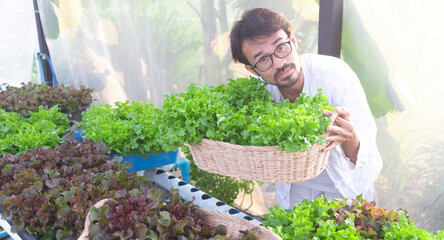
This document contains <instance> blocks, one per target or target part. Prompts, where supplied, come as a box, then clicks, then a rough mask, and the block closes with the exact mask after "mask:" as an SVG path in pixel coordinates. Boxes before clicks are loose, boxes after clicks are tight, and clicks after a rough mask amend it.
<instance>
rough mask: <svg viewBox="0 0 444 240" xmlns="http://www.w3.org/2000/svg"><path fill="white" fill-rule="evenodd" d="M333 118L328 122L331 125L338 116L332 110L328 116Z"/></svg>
mask: <svg viewBox="0 0 444 240" xmlns="http://www.w3.org/2000/svg"><path fill="white" fill-rule="evenodd" d="M330 117H331V118H332V119H333V120H332V121H331V122H330V125H333V123H334V122H335V121H336V118H337V117H338V113H337V112H332V113H331V116H330Z"/></svg>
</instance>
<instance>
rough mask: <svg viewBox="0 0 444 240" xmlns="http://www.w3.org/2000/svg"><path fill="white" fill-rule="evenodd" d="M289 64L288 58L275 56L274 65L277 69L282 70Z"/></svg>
mask: <svg viewBox="0 0 444 240" xmlns="http://www.w3.org/2000/svg"><path fill="white" fill-rule="evenodd" d="M286 63H287V60H286V58H278V57H277V56H276V55H273V65H274V66H275V67H276V68H282V67H283V66H285V64H286Z"/></svg>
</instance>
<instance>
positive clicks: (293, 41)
mask: <svg viewBox="0 0 444 240" xmlns="http://www.w3.org/2000/svg"><path fill="white" fill-rule="evenodd" d="M290 40H291V42H292V43H293V44H294V46H295V47H296V50H297V49H298V42H297V41H296V38H295V37H294V35H293V33H290Z"/></svg>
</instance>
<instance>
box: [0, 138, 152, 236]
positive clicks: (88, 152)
mask: <svg viewBox="0 0 444 240" xmlns="http://www.w3.org/2000/svg"><path fill="white" fill-rule="evenodd" d="M120 161H121V159H120V158H114V159H112V160H110V159H109V157H108V156H106V155H103V154H102V150H100V148H99V146H97V145H94V144H93V142H92V141H91V140H86V141H84V142H82V143H81V142H77V141H75V142H69V143H64V144H61V145H59V146H57V147H56V148H54V149H43V148H41V147H38V148H36V149H31V150H29V151H27V152H26V153H24V154H20V155H18V156H14V155H11V154H5V155H4V156H3V157H2V158H1V159H0V171H1V176H0V208H1V209H2V210H3V213H2V217H4V218H9V219H11V220H12V222H13V227H12V231H13V232H19V231H22V230H27V231H28V232H30V233H31V234H33V235H35V236H36V237H37V238H38V239H40V238H44V239H63V238H64V237H67V236H69V237H71V239H77V237H78V236H79V235H80V233H81V231H82V230H83V228H84V221H85V218H86V212H87V211H86V209H88V208H89V207H90V206H92V205H93V204H94V203H96V202H97V201H99V200H101V199H103V198H118V197H119V196H122V195H124V194H125V192H126V191H127V190H128V191H132V190H134V189H139V190H140V191H141V192H143V191H148V190H143V189H144V185H143V182H144V181H145V179H146V178H144V177H138V176H137V175H136V173H132V174H127V173H126V170H125V169H126V168H127V166H126V165H123V164H119V162H120Z"/></svg>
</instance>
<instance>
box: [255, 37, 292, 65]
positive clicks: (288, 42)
mask: <svg viewBox="0 0 444 240" xmlns="http://www.w3.org/2000/svg"><path fill="white" fill-rule="evenodd" d="M284 44H288V45H290V52H288V54H287V55H285V56H282V57H280V56H278V55H277V54H276V51H277V50H278V48H279V47H280V46H282V45H284ZM291 52H293V48H292V47H291V39H289V40H288V41H287V42H284V43H281V44H279V45H278V46H277V47H276V49H275V50H274V52H273V53H272V54H270V55H267V56H262V57H261V58H263V57H269V58H270V60H271V65H270V66H269V67H268V68H267V69H265V70H260V69H259V68H257V67H256V65H257V64H258V63H259V61H260V59H259V60H258V61H257V62H256V64H254V65H250V66H251V67H252V68H254V69H257V70H258V71H259V72H266V71H267V70H268V69H270V68H271V67H272V66H273V64H274V63H273V58H272V57H271V56H273V55H275V56H276V57H277V58H279V59H282V58H285V57H287V56H288V55H290V54H291Z"/></svg>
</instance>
